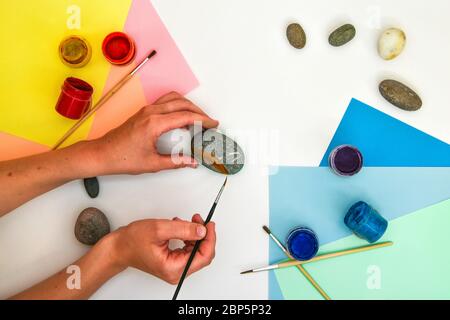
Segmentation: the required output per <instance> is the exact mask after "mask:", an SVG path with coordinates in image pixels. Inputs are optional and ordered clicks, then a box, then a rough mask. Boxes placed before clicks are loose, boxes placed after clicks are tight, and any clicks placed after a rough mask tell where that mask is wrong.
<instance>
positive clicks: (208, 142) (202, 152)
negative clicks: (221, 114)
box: [191, 129, 245, 175]
mask: <svg viewBox="0 0 450 320" xmlns="http://www.w3.org/2000/svg"><path fill="white" fill-rule="evenodd" d="M191 151H192V155H193V156H194V158H195V159H196V160H197V161H199V162H200V163H201V164H202V165H203V166H205V167H207V168H208V169H210V170H213V171H215V172H219V173H222V174H230V175H233V174H236V173H238V172H239V171H241V170H242V168H243V167H244V162H245V156H244V152H243V151H242V148H241V147H240V146H239V145H238V144H237V143H236V142H235V141H234V140H232V139H230V138H229V137H227V136H226V135H224V134H222V133H220V132H218V131H217V130H215V129H209V130H206V131H203V132H200V133H198V134H196V135H195V136H194V137H193V138H192V141H191Z"/></svg>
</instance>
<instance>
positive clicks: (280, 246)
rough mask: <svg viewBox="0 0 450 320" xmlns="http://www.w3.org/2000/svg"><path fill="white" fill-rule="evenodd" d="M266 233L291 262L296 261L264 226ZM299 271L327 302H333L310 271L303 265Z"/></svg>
mask: <svg viewBox="0 0 450 320" xmlns="http://www.w3.org/2000/svg"><path fill="white" fill-rule="evenodd" d="M263 229H264V231H265V232H266V233H267V234H268V235H269V236H270V238H272V240H273V241H274V242H275V243H276V244H277V246H278V247H279V248H280V249H281V251H283V252H284V254H285V255H286V256H287V257H288V258H289V259H291V260H294V258H293V257H292V255H291V254H290V253H289V251H288V250H287V249H286V247H285V246H283V244H282V243H281V242H280V240H278V239H277V237H275V235H274V234H273V233H272V231H270V229H269V227H267V226H263ZM297 269H298V270H300V272H301V273H302V274H303V275H304V276H305V278H306V279H308V281H309V282H310V283H311V284H312V286H313V287H314V288H315V289H316V290H317V291H318V292H319V293H320V294H321V296H322V297H323V298H324V299H325V300H331V298H330V297H329V296H328V295H327V293H326V292H325V291H324V290H323V289H322V288H321V287H320V285H319V284H318V283H317V282H316V280H314V278H313V277H312V276H311V275H310V274H309V272H308V271H306V269H305V268H304V267H303V266H302V265H301V264H299V265H297Z"/></svg>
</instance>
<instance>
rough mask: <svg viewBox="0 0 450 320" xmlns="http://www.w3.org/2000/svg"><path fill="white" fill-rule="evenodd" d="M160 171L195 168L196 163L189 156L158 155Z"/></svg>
mask: <svg viewBox="0 0 450 320" xmlns="http://www.w3.org/2000/svg"><path fill="white" fill-rule="evenodd" d="M157 161H158V167H159V168H160V170H169V169H179V168H187V167H188V168H194V169H195V168H197V167H198V162H197V160H195V159H194V158H192V157H189V156H178V155H177V156H175V157H173V156H171V155H160V156H159V157H158V159H157Z"/></svg>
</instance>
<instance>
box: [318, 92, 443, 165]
mask: <svg viewBox="0 0 450 320" xmlns="http://www.w3.org/2000/svg"><path fill="white" fill-rule="evenodd" d="M342 144H351V145H354V146H356V147H357V148H358V149H359V150H360V151H361V153H362V154H363V157H364V166H369V167H373V166H375V167H405V166H407V167H448V166H450V145H449V144H448V143H446V142H444V141H441V140H438V139H436V138H434V137H432V136H430V135H428V134H426V133H424V132H422V131H420V130H417V129H416V128H414V127H411V126H410V125H407V124H406V123H404V122H401V121H399V120H397V119H395V118H393V117H391V116H389V115H387V114H385V113H383V112H381V111H378V110H377V109H374V108H372V107H370V106H368V105H366V104H364V103H362V102H360V101H358V100H356V99H353V100H352V101H351V103H350V105H349V106H348V109H347V111H346V112H345V114H344V116H343V118H342V121H341V123H340V124H339V127H338V129H337V130H336V133H335V135H334V137H333V139H332V141H331V143H330V145H329V147H328V149H327V151H326V153H325V155H324V157H323V159H322V161H321V163H320V166H322V167H326V166H328V156H329V154H330V153H331V151H332V150H333V149H334V148H335V147H337V146H339V145H342Z"/></svg>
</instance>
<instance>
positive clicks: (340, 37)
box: [328, 24, 356, 47]
mask: <svg viewBox="0 0 450 320" xmlns="http://www.w3.org/2000/svg"><path fill="white" fill-rule="evenodd" d="M355 35H356V29H355V27H354V26H353V25H351V24H344V25H343V26H341V27H339V28H337V29H336V30H334V31H333V32H332V33H331V34H330V36H329V38H328V42H329V43H330V44H331V45H332V46H334V47H340V46H343V45H344V44H346V43H348V42H350V41H352V40H353V38H354V37H355Z"/></svg>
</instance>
